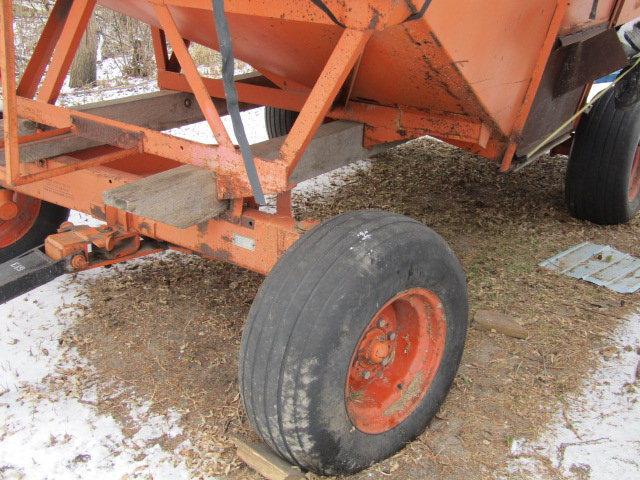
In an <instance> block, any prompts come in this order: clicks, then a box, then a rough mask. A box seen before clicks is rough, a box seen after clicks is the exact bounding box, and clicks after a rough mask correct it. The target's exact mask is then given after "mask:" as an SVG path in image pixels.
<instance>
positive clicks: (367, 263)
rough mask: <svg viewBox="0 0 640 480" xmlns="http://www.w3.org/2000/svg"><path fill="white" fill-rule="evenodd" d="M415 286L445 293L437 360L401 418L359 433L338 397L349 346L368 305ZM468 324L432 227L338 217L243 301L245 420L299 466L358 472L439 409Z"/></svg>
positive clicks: (364, 216)
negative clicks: (376, 430)
mask: <svg viewBox="0 0 640 480" xmlns="http://www.w3.org/2000/svg"><path fill="white" fill-rule="evenodd" d="M412 289H428V290H429V291H431V292H434V294H435V295H437V296H438V297H439V299H440V300H441V304H442V307H443V309H442V311H443V312H444V316H445V318H446V335H443V338H442V356H441V360H439V361H438V363H437V364H436V365H435V366H434V367H433V379H432V381H431V383H430V386H428V389H427V390H426V391H425V393H424V394H423V395H424V396H422V397H420V398H421V399H418V400H419V401H418V400H417V402H418V403H417V404H416V406H415V407H414V408H413V410H412V411H410V412H409V413H408V414H407V415H408V416H407V417H406V418H405V419H404V420H403V421H401V422H399V423H398V424H397V425H396V426H395V427H393V428H390V429H389V430H387V431H384V432H382V433H379V434H370V433H364V432H363V431H361V430H360V429H359V428H356V426H355V424H354V422H352V420H351V418H350V415H349V412H348V411H347V400H346V397H345V393H346V392H345V390H346V383H347V379H348V375H349V372H350V371H351V367H352V365H353V363H352V362H353V355H354V351H356V350H355V348H356V345H359V342H360V340H361V337H362V336H363V335H364V332H365V330H366V329H367V328H368V327H369V324H370V322H371V320H372V318H374V319H375V318H376V317H375V316H376V314H377V313H376V312H378V311H379V310H380V309H381V307H383V306H384V305H385V304H386V303H387V302H388V301H389V300H390V299H392V298H394V297H395V296H396V295H398V294H399V293H400V292H404V291H412ZM467 321H468V303H467V289H466V280H465V275H464V272H463V270H462V267H461V266H460V263H459V262H458V260H457V259H456V257H455V255H454V254H453V252H452V251H451V250H450V248H449V247H448V246H447V244H446V243H445V241H444V240H443V239H442V238H441V237H440V236H439V235H438V234H436V233H435V232H434V231H432V230H430V229H429V228H427V227H425V226H424V225H422V224H420V223H418V222H416V221H414V220H412V219H410V218H407V217H404V216H400V215H395V214H389V213H385V212H380V211H360V212H352V213H345V214H342V215H339V216H337V217H334V218H332V219H331V220H329V221H326V222H325V223H323V224H321V225H320V226H319V227H317V228H315V229H314V230H312V231H311V232H309V233H307V234H306V235H305V236H303V237H302V238H301V239H300V240H299V241H298V242H297V243H296V244H295V245H294V246H293V247H292V248H291V249H289V251H287V253H286V254H285V255H284V256H283V257H282V259H281V260H280V261H279V262H278V263H277V265H276V266H275V267H274V269H273V270H272V272H271V274H270V275H269V276H268V277H267V278H266V280H265V281H264V283H263V285H262V286H261V288H260V290H259V292H258V295H257V296H256V299H255V301H254V303H253V305H252V307H251V311H250V313H249V318H248V320H247V323H246V326H245V329H244V333H243V336H242V347H241V350H240V359H239V379H240V390H241V394H242V399H243V402H244V406H245V410H246V413H247V416H248V419H249V421H250V422H251V424H252V426H253V428H254V429H255V430H256V432H258V434H260V435H261V437H262V438H263V439H264V441H265V442H266V443H267V444H268V445H269V446H270V447H271V448H272V449H273V450H274V451H275V452H277V453H278V454H279V455H281V456H282V457H283V458H285V459H287V460H288V461H290V462H292V463H294V464H297V465H299V466H301V467H302V468H304V469H308V470H311V471H313V472H316V473H319V474H325V475H336V474H348V473H354V472H357V471H359V470H362V469H364V468H366V467H368V466H370V465H372V464H374V463H376V462H378V461H380V460H382V459H384V458H387V457H388V456H390V455H392V454H393V453H394V452H396V451H397V450H399V449H401V448H402V447H403V446H404V445H405V444H406V443H407V442H409V441H411V440H413V439H414V438H415V437H417V436H418V435H420V434H421V433H422V432H423V431H424V429H425V428H426V426H427V424H428V423H429V421H430V420H431V418H432V417H433V416H434V415H435V414H436V412H437V410H438V408H439V406H440V405H441V403H442V402H443V400H444V398H445V396H446V395H447V392H448V391H449V388H450V386H451V383H452V381H453V379H454V376H455V374H456V371H457V369H458V365H459V363H460V358H461V356H462V351H463V348H464V342H465V338H466V332H467ZM425 388H426V387H425Z"/></svg>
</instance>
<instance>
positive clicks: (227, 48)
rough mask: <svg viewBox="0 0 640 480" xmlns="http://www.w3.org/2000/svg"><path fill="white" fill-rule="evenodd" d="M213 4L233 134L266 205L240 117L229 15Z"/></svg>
mask: <svg viewBox="0 0 640 480" xmlns="http://www.w3.org/2000/svg"><path fill="white" fill-rule="evenodd" d="M212 3H213V13H214V17H215V18H214V21H215V25H216V32H217V33H218V43H219V45H220V55H221V56H222V83H223V84H224V93H225V95H226V97H227V110H228V112H229V115H230V116H231V123H232V124H233V132H234V133H235V135H236V138H237V139H238V145H239V146H240V152H241V153H242V159H243V161H244V168H245V170H246V171H247V176H248V177H249V183H250V184H251V190H252V191H253V197H254V198H255V200H256V202H257V203H258V204H259V205H266V201H265V198H264V193H263V191H262V186H261V185H260V178H259V177H258V171H257V169H256V164H255V161H254V159H253V153H251V146H250V145H249V140H248V139H247V132H245V129H244V124H243V123H242V117H241V116H240V106H239V104H238V92H237V90H236V84H235V82H234V74H235V68H234V57H233V45H232V44H231V34H230V33H229V24H228V22H227V15H226V14H225V12H224V0H212Z"/></svg>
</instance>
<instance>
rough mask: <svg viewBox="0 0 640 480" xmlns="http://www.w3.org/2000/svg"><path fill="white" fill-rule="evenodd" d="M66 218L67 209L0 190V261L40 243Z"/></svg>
mask: <svg viewBox="0 0 640 480" xmlns="http://www.w3.org/2000/svg"><path fill="white" fill-rule="evenodd" d="M67 218H69V209H68V208H63V207H60V206H58V205H54V204H51V203H48V202H45V201H42V200H39V199H37V198H33V197H29V196H27V195H22V194H20V193H15V192H12V191H10V190H4V189H2V190H0V263H2V262H6V261H7V260H10V259H12V258H14V257H17V256H19V255H22V254H23V253H25V252H27V251H29V250H31V249H32V248H35V247H37V246H39V245H42V243H43V242H44V239H45V238H47V237H48V236H49V235H51V234H52V233H55V232H56V231H57V230H58V227H59V226H60V224H61V223H62V222H64V221H66V220H67Z"/></svg>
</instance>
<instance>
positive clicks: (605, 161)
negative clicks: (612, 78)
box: [565, 91, 640, 225]
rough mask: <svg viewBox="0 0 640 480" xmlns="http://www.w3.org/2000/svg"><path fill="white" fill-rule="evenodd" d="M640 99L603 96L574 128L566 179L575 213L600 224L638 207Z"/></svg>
mask: <svg viewBox="0 0 640 480" xmlns="http://www.w3.org/2000/svg"><path fill="white" fill-rule="evenodd" d="M639 143H640V103H636V104H635V105H631V106H629V107H627V108H620V107H619V106H618V105H617V104H616V98H615V92H614V91H611V92H610V93H608V94H606V95H605V96H603V97H602V98H601V99H600V100H598V102H596V104H595V105H594V106H593V108H592V109H591V111H590V112H589V113H588V114H585V115H583V117H582V119H581V120H580V124H579V125H578V128H577V130H576V134H575V139H574V141H573V147H572V149H571V155H570V157H569V166H568V169H567V175H566V179H565V199H566V203H567V206H568V208H569V211H570V212H571V214H572V215H573V216H574V217H576V218H579V219H581V220H589V221H591V222H594V223H597V224H601V225H616V224H620V223H626V222H628V221H629V220H631V219H632V218H633V217H634V215H635V214H636V213H637V212H638V210H640V168H639V166H640V150H639V149H638V144H639Z"/></svg>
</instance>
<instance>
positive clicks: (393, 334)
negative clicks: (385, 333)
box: [389, 332, 396, 340]
mask: <svg viewBox="0 0 640 480" xmlns="http://www.w3.org/2000/svg"><path fill="white" fill-rule="evenodd" d="M395 339H396V332H391V333H390V334H389V340H395Z"/></svg>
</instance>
